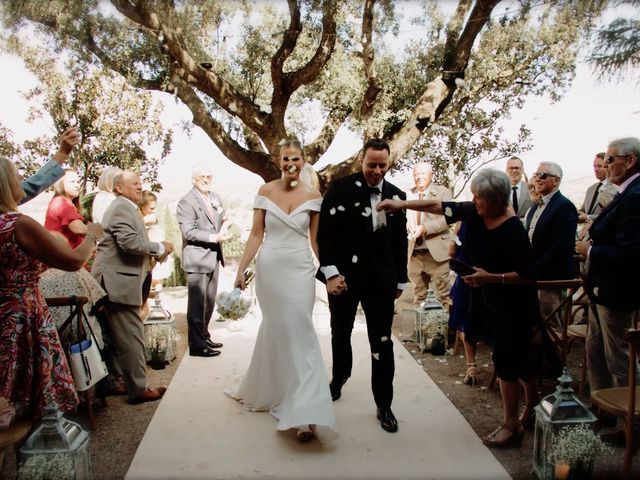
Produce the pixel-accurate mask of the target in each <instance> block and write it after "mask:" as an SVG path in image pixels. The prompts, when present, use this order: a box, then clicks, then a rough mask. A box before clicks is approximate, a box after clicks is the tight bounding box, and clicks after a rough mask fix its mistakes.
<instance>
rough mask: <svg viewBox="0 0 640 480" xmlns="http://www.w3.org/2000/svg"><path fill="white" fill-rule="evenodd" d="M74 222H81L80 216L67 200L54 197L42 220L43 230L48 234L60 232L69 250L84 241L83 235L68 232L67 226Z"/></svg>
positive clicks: (61, 197) (62, 197) (58, 196)
mask: <svg viewBox="0 0 640 480" xmlns="http://www.w3.org/2000/svg"><path fill="white" fill-rule="evenodd" d="M74 220H80V221H83V219H82V215H80V213H79V212H78V210H77V209H76V207H75V205H74V204H73V203H72V202H71V200H69V199H68V198H66V197H64V196H62V195H56V196H55V197H53V198H52V199H51V201H50V202H49V207H48V208H47V214H46V215H45V219H44V228H46V229H47V230H49V231H50V232H60V233H61V234H62V235H64V237H65V238H66V239H67V241H68V242H69V245H70V246H71V248H76V247H77V246H78V245H80V244H81V243H82V241H83V240H84V235H78V234H76V233H73V232H72V231H71V230H69V224H70V223H71V222H73V221H74Z"/></svg>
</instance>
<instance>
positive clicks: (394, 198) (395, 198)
mask: <svg viewBox="0 0 640 480" xmlns="http://www.w3.org/2000/svg"><path fill="white" fill-rule="evenodd" d="M391 198H392V199H393V200H400V197H399V196H398V195H394V196H393V197H391Z"/></svg>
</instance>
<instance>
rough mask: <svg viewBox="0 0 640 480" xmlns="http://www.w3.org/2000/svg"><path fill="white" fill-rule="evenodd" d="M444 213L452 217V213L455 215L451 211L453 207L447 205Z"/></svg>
mask: <svg viewBox="0 0 640 480" xmlns="http://www.w3.org/2000/svg"><path fill="white" fill-rule="evenodd" d="M444 214H445V216H447V217H450V216H451V215H453V212H452V211H451V207H447V208H445V209H444Z"/></svg>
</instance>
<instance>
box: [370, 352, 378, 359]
mask: <svg viewBox="0 0 640 480" xmlns="http://www.w3.org/2000/svg"><path fill="white" fill-rule="evenodd" d="M371 356H372V357H373V358H375V359H376V360H380V354H379V353H372V354H371Z"/></svg>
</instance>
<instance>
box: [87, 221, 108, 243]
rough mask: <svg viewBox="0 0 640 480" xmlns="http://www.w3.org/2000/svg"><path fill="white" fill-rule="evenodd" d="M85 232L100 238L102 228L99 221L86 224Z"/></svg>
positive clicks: (102, 232)
mask: <svg viewBox="0 0 640 480" xmlns="http://www.w3.org/2000/svg"><path fill="white" fill-rule="evenodd" d="M87 232H88V233H91V234H93V235H95V236H96V238H97V239H98V240H100V239H101V238H102V235H103V234H104V229H103V228H102V225H100V224H99V223H89V224H87Z"/></svg>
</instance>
